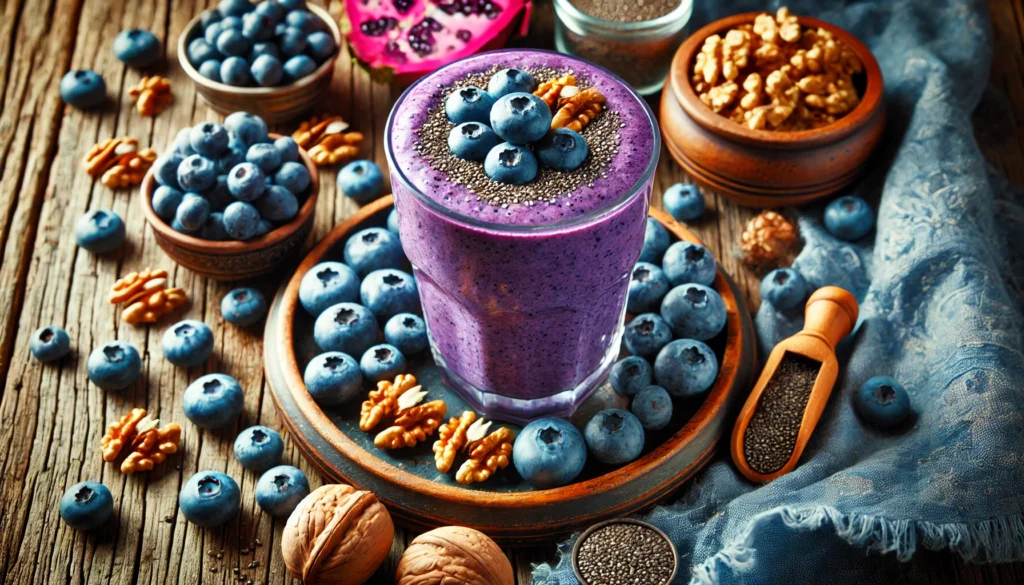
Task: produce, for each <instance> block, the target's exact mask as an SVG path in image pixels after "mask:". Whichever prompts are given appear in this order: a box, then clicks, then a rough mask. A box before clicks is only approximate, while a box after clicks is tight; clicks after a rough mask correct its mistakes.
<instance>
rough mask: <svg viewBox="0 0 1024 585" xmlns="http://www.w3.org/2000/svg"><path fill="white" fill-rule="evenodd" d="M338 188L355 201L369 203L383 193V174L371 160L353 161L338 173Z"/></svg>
mask: <svg viewBox="0 0 1024 585" xmlns="http://www.w3.org/2000/svg"><path fill="white" fill-rule="evenodd" d="M338 190H339V191H341V192H342V193H343V194H344V195H345V196H346V197H348V198H350V199H352V200H353V201H355V202H356V203H369V202H370V201H373V200H374V199H376V198H378V197H380V196H381V195H383V194H384V176H383V175H382V174H381V172H380V167H378V166H377V165H376V164H375V163H374V162H373V161H369V160H357V161H353V162H350V163H348V164H347V165H345V166H344V167H342V169H341V172H340V173H338Z"/></svg>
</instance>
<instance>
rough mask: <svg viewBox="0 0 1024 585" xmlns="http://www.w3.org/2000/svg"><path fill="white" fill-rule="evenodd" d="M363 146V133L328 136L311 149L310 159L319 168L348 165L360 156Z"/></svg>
mask: <svg viewBox="0 0 1024 585" xmlns="http://www.w3.org/2000/svg"><path fill="white" fill-rule="evenodd" d="M362 145H363V134H362V132H345V133H344V134H328V135H326V136H324V138H323V139H322V140H320V142H319V143H318V144H317V145H316V146H314V147H313V148H311V149H309V158H310V159H312V161H313V164H315V165H316V166H318V167H323V166H328V165H336V164H341V163H346V162H349V161H350V160H352V159H354V158H355V157H357V156H359V148H360V147H361V146H362Z"/></svg>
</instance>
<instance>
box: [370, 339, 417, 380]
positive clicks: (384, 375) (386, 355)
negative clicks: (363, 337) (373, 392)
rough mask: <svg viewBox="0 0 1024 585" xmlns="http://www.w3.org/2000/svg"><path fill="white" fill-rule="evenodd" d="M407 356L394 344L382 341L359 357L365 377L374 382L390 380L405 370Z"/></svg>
mask: <svg viewBox="0 0 1024 585" xmlns="http://www.w3.org/2000/svg"><path fill="white" fill-rule="evenodd" d="M405 368H406V361H405V356H404V355H402V352H401V351H399V350H398V348H397V347H395V346H393V345H388V344H386V343H382V344H380V345H375V346H373V347H371V348H370V349H368V350H366V351H365V352H364V353H363V357H362V358H360V359H359V369H361V370H362V371H363V377H364V378H366V379H367V380H370V381H373V382H380V381H381V380H390V379H392V378H394V377H395V376H397V375H398V374H401V373H403V372H405Z"/></svg>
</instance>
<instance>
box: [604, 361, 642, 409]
mask: <svg viewBox="0 0 1024 585" xmlns="http://www.w3.org/2000/svg"><path fill="white" fill-rule="evenodd" d="M652 379H653V373H652V370H651V364H650V363H648V361H647V360H645V359H644V358H642V357H639V356H635V355H634V356H630V357H627V358H623V359H621V360H619V361H617V362H615V365H614V366H612V373H611V375H610V376H609V377H608V381H609V382H610V383H611V385H612V390H615V393H616V394H618V395H619V396H623V397H625V398H629V397H631V396H633V395H635V394H636V393H637V392H639V391H640V390H642V389H644V388H646V387H648V386H650V385H651V380H652Z"/></svg>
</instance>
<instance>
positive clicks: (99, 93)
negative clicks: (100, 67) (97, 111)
mask: <svg viewBox="0 0 1024 585" xmlns="http://www.w3.org/2000/svg"><path fill="white" fill-rule="evenodd" d="M60 99H62V100H64V101H65V102H66V103H68V104H70V105H71V106H73V107H76V108H78V109H80V110H88V109H91V108H95V107H96V106H98V105H100V104H102V103H103V102H104V101H106V99H107V84H106V83H105V82H104V81H103V78H102V77H100V76H99V75H98V74H97V73H96V72H95V71H90V70H88V69H79V70H77V71H68V72H67V73H66V74H64V77H62V78H61V80H60Z"/></svg>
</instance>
